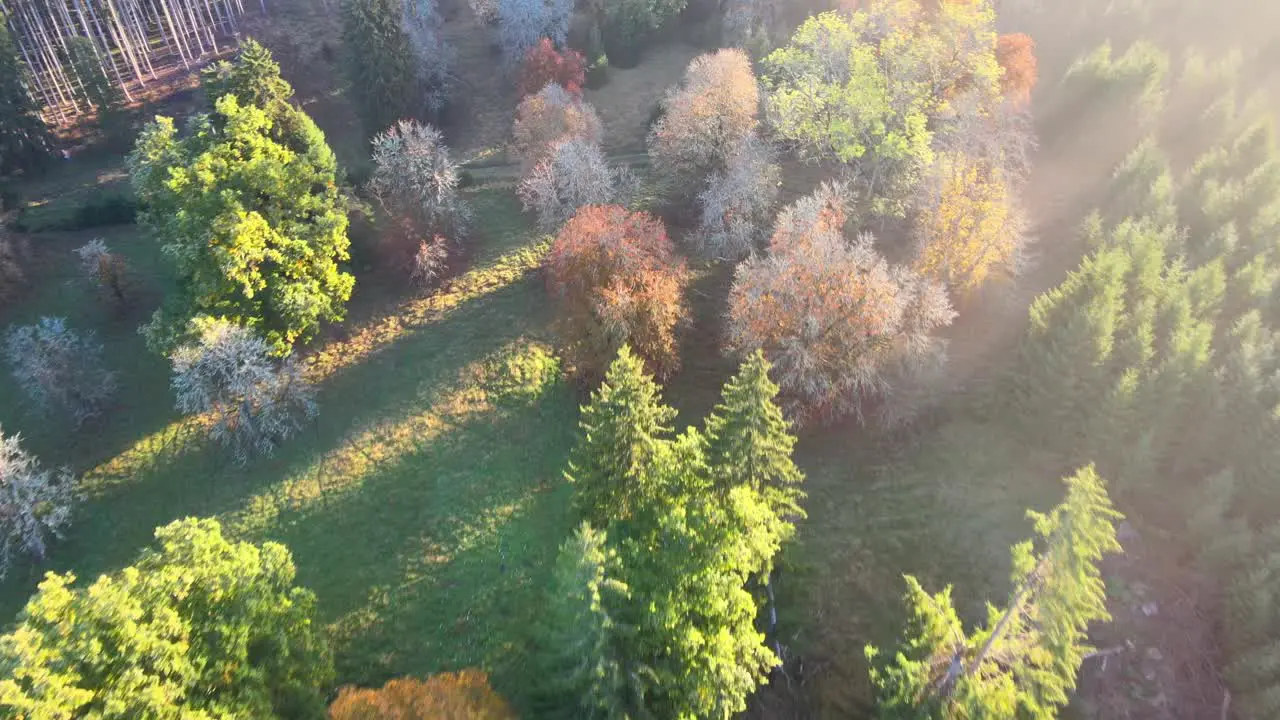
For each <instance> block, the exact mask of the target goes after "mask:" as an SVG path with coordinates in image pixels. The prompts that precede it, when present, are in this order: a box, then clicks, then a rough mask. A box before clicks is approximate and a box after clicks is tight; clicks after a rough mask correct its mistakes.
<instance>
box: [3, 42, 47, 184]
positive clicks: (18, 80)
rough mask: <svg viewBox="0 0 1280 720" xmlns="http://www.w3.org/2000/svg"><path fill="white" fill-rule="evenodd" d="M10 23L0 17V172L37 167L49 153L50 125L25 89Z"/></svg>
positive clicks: (22, 70) (28, 169) (23, 76)
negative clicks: (46, 123)
mask: <svg viewBox="0 0 1280 720" xmlns="http://www.w3.org/2000/svg"><path fill="white" fill-rule="evenodd" d="M26 73H27V71H26V67H25V66H24V65H23V63H22V61H21V60H19V59H18V48H17V46H16V45H15V44H14V41H13V35H12V34H11V33H10V31H9V24H8V23H7V22H5V21H4V20H3V19H0V175H7V174H9V173H13V172H17V171H19V170H23V171H31V170H34V169H36V168H37V167H38V166H39V165H40V164H41V163H42V162H43V161H44V160H45V159H46V158H47V157H48V155H49V151H50V144H51V138H50V136H49V128H48V126H46V125H45V124H44V120H43V119H42V118H41V117H40V108H39V107H38V106H37V105H36V103H35V101H34V100H33V99H32V97H31V94H30V93H29V92H28V91H27V83H26Z"/></svg>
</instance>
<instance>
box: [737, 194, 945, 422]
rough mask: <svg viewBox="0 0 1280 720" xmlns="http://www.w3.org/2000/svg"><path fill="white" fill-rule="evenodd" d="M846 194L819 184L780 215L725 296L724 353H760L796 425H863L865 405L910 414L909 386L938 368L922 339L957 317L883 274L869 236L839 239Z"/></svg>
mask: <svg viewBox="0 0 1280 720" xmlns="http://www.w3.org/2000/svg"><path fill="white" fill-rule="evenodd" d="M844 194H845V191H844V190H843V188H841V187H839V186H832V185H824V186H823V187H821V188H819V190H818V191H817V192H816V193H814V194H813V195H812V196H809V197H807V198H804V199H802V200H800V201H798V202H797V203H795V204H794V205H792V206H790V207H788V208H787V209H786V210H784V211H783V212H782V213H781V214H780V215H779V216H778V222H777V226H776V228H775V230H774V235H773V238H772V240H771V241H770V247H769V251H768V253H766V254H765V255H758V256H753V257H752V258H750V259H748V260H747V261H745V262H744V263H742V265H740V266H739V267H738V271H737V274H736V276H735V278H734V283H733V289H732V291H731V292H730V297H729V328H728V329H729V332H728V345H729V349H730V350H731V351H734V352H737V353H742V354H746V353H750V352H753V351H755V350H763V351H764V353H765V356H766V357H767V358H768V359H769V360H770V361H771V362H772V363H773V366H774V374H775V379H776V381H777V383H778V385H779V386H780V387H781V388H782V391H783V397H784V401H785V404H786V406H787V410H788V411H789V413H790V414H791V415H792V416H793V417H794V418H795V419H796V420H797V421H798V422H801V423H804V422H813V421H828V420H835V419H838V418H840V417H843V416H847V415H854V416H856V417H857V418H858V419H859V420H863V419H864V415H865V410H866V409H867V404H868V402H872V403H875V404H876V406H877V408H878V410H879V411H880V413H881V415H882V417H884V418H885V419H889V420H892V419H898V418H900V417H903V416H906V415H909V414H910V412H911V410H912V408H911V407H910V405H911V403H910V400H911V398H912V397H913V395H912V393H909V392H907V388H908V386H909V385H910V383H912V382H913V381H914V380H915V379H916V378H915V375H916V374H917V373H918V372H920V371H922V370H924V369H928V368H931V367H934V366H936V364H937V362H939V361H940V360H941V346H940V345H939V344H938V343H937V342H935V341H934V340H933V339H932V338H931V336H930V332H931V331H932V330H934V329H935V328H937V327H940V326H944V325H947V324H950V322H951V320H952V318H953V317H954V315H955V313H954V312H953V311H952V309H951V305H950V303H949V301H948V300H947V297H946V292H945V291H944V290H943V289H942V287H941V286H939V285H937V284H936V283H932V282H929V281H927V280H925V279H924V278H922V277H920V276H919V275H918V274H916V273H915V272H913V271H911V270H909V269H907V268H903V267H896V266H891V265H889V263H888V262H886V261H885V259H884V258H883V257H881V256H880V254H879V253H877V252H876V250H875V247H874V244H873V242H872V239H871V238H870V236H867V235H863V236H861V237H859V238H857V239H856V240H855V241H853V242H849V241H848V240H846V238H845V237H844V235H843V233H842V230H843V227H844V225H845V222H846V215H845V209H844V200H843V197H844Z"/></svg>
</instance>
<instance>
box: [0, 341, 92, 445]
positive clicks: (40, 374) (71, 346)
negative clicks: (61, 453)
mask: <svg viewBox="0 0 1280 720" xmlns="http://www.w3.org/2000/svg"><path fill="white" fill-rule="evenodd" d="M5 357H6V359H7V360H8V361H9V366H10V368H11V369H12V372H13V379H14V380H15V381H16V382H17V383H18V386H19V387H21V388H22V390H23V392H25V393H26V394H27V397H29V398H30V399H31V402H32V403H33V404H34V405H35V408H36V409H37V410H39V411H42V412H48V411H55V410H56V411H58V412H62V413H66V414H67V415H68V416H69V417H70V418H71V419H72V420H73V421H74V422H75V423H76V424H77V425H79V424H81V423H83V422H85V421H86V420H89V419H91V418H95V417H98V416H99V415H101V414H102V412H103V410H105V409H106V405H107V402H108V401H109V400H110V399H111V397H112V396H113V395H115V392H116V377H115V373H112V372H109V371H108V370H106V369H105V368H104V367H103V364H102V343H100V342H98V341H97V338H96V337H95V336H94V333H93V331H91V330H90V331H87V332H85V333H83V334H82V333H78V332H76V331H75V330H72V329H71V328H69V327H67V322H66V319H65V318H51V317H45V318H40V322H39V323H37V324H35V325H22V326H19V327H14V328H10V330H9V334H8V336H7V337H6V338H5Z"/></svg>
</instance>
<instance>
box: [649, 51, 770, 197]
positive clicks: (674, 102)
mask: <svg viewBox="0 0 1280 720" xmlns="http://www.w3.org/2000/svg"><path fill="white" fill-rule="evenodd" d="M759 104H760V96H759V92H758V91H757V89H756V78H755V75H754V74H753V73H752V72H751V60H750V59H749V58H748V57H747V55H746V53H744V52H742V51H741V50H720V51H717V52H714V53H710V54H707V55H702V56H699V57H697V58H694V60H693V62H691V63H689V69H688V70H687V71H686V72H685V76H684V83H683V84H682V85H681V86H680V87H678V88H675V89H674V90H672V91H671V92H669V93H668V94H667V97H666V99H665V100H663V103H662V109H663V114H662V117H661V119H659V120H658V122H657V123H656V124H655V125H654V127H653V130H652V131H651V132H650V134H649V155H650V157H652V158H653V164H654V169H655V170H656V171H657V173H658V175H659V176H660V177H662V178H664V179H667V180H669V181H671V182H673V183H674V184H675V185H676V187H677V188H678V189H688V188H693V187H696V186H698V185H699V184H701V183H702V182H704V181H705V180H706V178H707V176H709V175H710V174H711V173H714V172H721V171H723V170H724V169H725V168H726V167H727V166H728V162H729V158H730V157H732V156H733V155H734V154H735V153H736V152H737V150H738V148H739V147H740V146H741V145H742V143H743V142H744V141H745V140H746V138H747V137H748V136H750V135H751V134H752V132H754V131H755V128H756V124H757V121H756V111H757V109H758V107H759Z"/></svg>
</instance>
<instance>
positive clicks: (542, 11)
mask: <svg viewBox="0 0 1280 720" xmlns="http://www.w3.org/2000/svg"><path fill="white" fill-rule="evenodd" d="M573 4H574V0H498V41H499V42H500V43H501V44H502V51H503V53H504V54H505V56H506V58H507V62H508V63H509V64H510V65H511V66H512V67H515V66H516V65H518V64H519V63H520V62H521V61H523V60H524V59H525V57H526V56H528V54H529V51H530V50H532V49H534V48H535V47H536V46H537V45H538V42H539V41H540V40H541V39H542V38H550V39H551V41H552V42H553V43H555V44H556V45H563V44H564V42H565V39H566V38H568V36H569V22H570V20H572V19H573Z"/></svg>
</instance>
